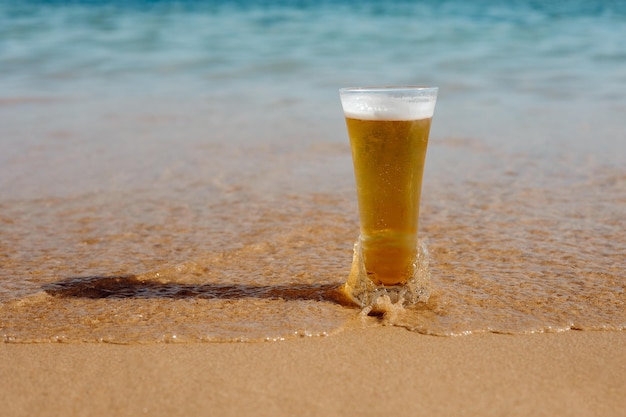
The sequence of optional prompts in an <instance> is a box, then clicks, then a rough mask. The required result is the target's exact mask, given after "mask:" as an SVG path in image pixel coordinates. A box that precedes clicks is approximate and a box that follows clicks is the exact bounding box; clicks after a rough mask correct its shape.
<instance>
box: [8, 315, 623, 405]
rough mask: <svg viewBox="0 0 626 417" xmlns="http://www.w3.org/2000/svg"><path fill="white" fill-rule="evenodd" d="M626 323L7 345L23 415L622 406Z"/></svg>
mask: <svg viewBox="0 0 626 417" xmlns="http://www.w3.org/2000/svg"><path fill="white" fill-rule="evenodd" d="M624 343H626V333H624V332H576V331H570V332H565V333H557V334H535V335H514V336H510V335H498V334H484V335H472V336H461V337H450V338H440V337H432V336H423V335H418V334H415V333H411V332H407V331H405V330H402V329H398V328H393V327H375V328H368V329H353V330H345V331H344V332H342V333H340V334H337V335H334V336H328V337H321V338H307V339H293V340H287V341H283V342H267V343H205V344H181V345H177V344H148V345H108V344H28V345H20V344H0V358H2V359H0V372H1V373H2V375H3V378H2V382H0V401H1V402H2V404H4V406H3V413H2V414H3V415H4V416H7V417H13V416H58V415H72V416H111V415H116V416H137V415H153V416H204V415H220V416H244V415H255V416H266V415H267V416H270V415H271V416H293V415H300V416H307V415H324V416H344V415H368V416H369V415H371V416H374V415H437V416H462V415H467V416H531V415H532V416H557V415H558V416H604V417H609V416H621V415H623V411H624V409H625V408H626V395H625V394H626V350H625V349H623V346H624Z"/></svg>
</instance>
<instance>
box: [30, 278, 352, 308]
mask: <svg viewBox="0 0 626 417" xmlns="http://www.w3.org/2000/svg"><path fill="white" fill-rule="evenodd" d="M42 289H43V290H44V291H45V292H47V293H48V294H50V295H52V296H54V297H60V298H88V299H102V298H114V299H121V298H143V299H149V298H169V299H185V298H198V299H222V300H230V299H233V300H236V299H245V298H261V299H282V300H287V301H291V300H313V301H328V302H334V303H337V304H342V305H346V304H347V302H346V301H347V300H345V296H344V295H343V293H342V292H341V290H340V284H320V285H311V284H290V285H267V286H264V285H259V286H257V285H243V284H238V285H229V284H184V283H167V282H166V283H163V282H158V281H152V280H147V279H142V278H139V277H137V276H136V275H117V276H88V277H75V278H69V279H66V280H62V281H57V282H53V283H50V284H46V285H44V286H43V287H42Z"/></svg>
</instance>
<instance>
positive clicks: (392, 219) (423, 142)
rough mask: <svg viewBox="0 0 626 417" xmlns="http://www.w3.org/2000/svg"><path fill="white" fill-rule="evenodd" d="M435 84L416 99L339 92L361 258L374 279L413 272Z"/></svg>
mask: <svg viewBox="0 0 626 417" xmlns="http://www.w3.org/2000/svg"><path fill="white" fill-rule="evenodd" d="M431 90H432V89H431ZM434 90H435V92H434V94H435V96H434V97H430V96H428V97H426V98H424V97H419V99H418V100H416V99H415V97H412V98H411V97H409V98H408V99H407V97H406V94H405V95H404V96H402V97H400V98H398V97H396V96H393V97H392V96H388V95H381V94H374V97H370V96H367V95H364V94H362V95H361V96H359V97H357V96H356V95H355V94H353V95H352V96H351V97H344V96H343V95H342V104H343V106H344V114H345V117H346V124H347V128H348V135H349V137H350V145H351V148H352V158H353V163H354V173H355V177H356V186H357V196H358V203H359V217H360V223H361V236H360V245H361V261H362V262H363V263H364V270H365V271H366V273H367V277H368V278H369V279H370V280H371V281H372V282H373V283H374V284H376V285H384V286H395V285H400V284H404V283H405V282H407V281H408V280H409V279H411V278H412V276H413V273H414V263H415V261H416V256H417V229H418V218H419V204H420V194H421V189H422V175H423V172H424V161H425V158H426V148H427V145H428V135H429V131H430V124H431V118H432V113H433V110H434V104H435V97H436V89H434ZM377 93H379V92H378V91H377Z"/></svg>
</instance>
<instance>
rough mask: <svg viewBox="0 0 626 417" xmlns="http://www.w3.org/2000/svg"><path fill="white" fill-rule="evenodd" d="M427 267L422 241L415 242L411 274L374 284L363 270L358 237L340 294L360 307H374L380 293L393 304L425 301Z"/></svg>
mask: <svg viewBox="0 0 626 417" xmlns="http://www.w3.org/2000/svg"><path fill="white" fill-rule="evenodd" d="M429 287H430V271H429V269H428V250H427V248H426V245H425V243H424V242H423V241H419V242H418V245H417V256H416V259H415V262H414V263H413V275H412V276H411V278H409V280H408V281H407V282H405V283H404V284H400V285H393V286H385V285H376V284H375V283H374V282H373V281H372V280H371V279H369V277H368V276H367V272H366V271H365V264H364V263H363V256H362V253H361V239H359V240H358V241H357V242H356V243H355V244H354V256H353V258H352V268H351V270H350V275H349V276H348V281H347V282H346V283H345V284H344V285H343V287H342V291H343V292H344V294H345V295H346V296H347V297H348V299H350V300H351V301H352V302H354V303H355V304H356V305H358V306H359V307H361V308H365V307H374V306H376V305H377V304H378V303H379V300H381V299H382V298H381V297H384V298H388V301H389V302H391V303H393V304H402V305H412V304H417V303H419V302H423V303H425V302H426V301H428V298H429V296H430V288H429Z"/></svg>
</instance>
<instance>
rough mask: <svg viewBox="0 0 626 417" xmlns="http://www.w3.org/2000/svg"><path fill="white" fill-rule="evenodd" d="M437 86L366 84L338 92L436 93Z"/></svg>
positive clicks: (345, 88) (341, 89) (344, 88)
mask: <svg viewBox="0 0 626 417" xmlns="http://www.w3.org/2000/svg"><path fill="white" fill-rule="evenodd" d="M438 90H439V87H429V86H419V85H399V86H380V87H377V86H366V87H343V88H340V89H339V92H340V93H394V92H397V93H399V92H419V93H427V92H432V93H436V92H437V91H438Z"/></svg>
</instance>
